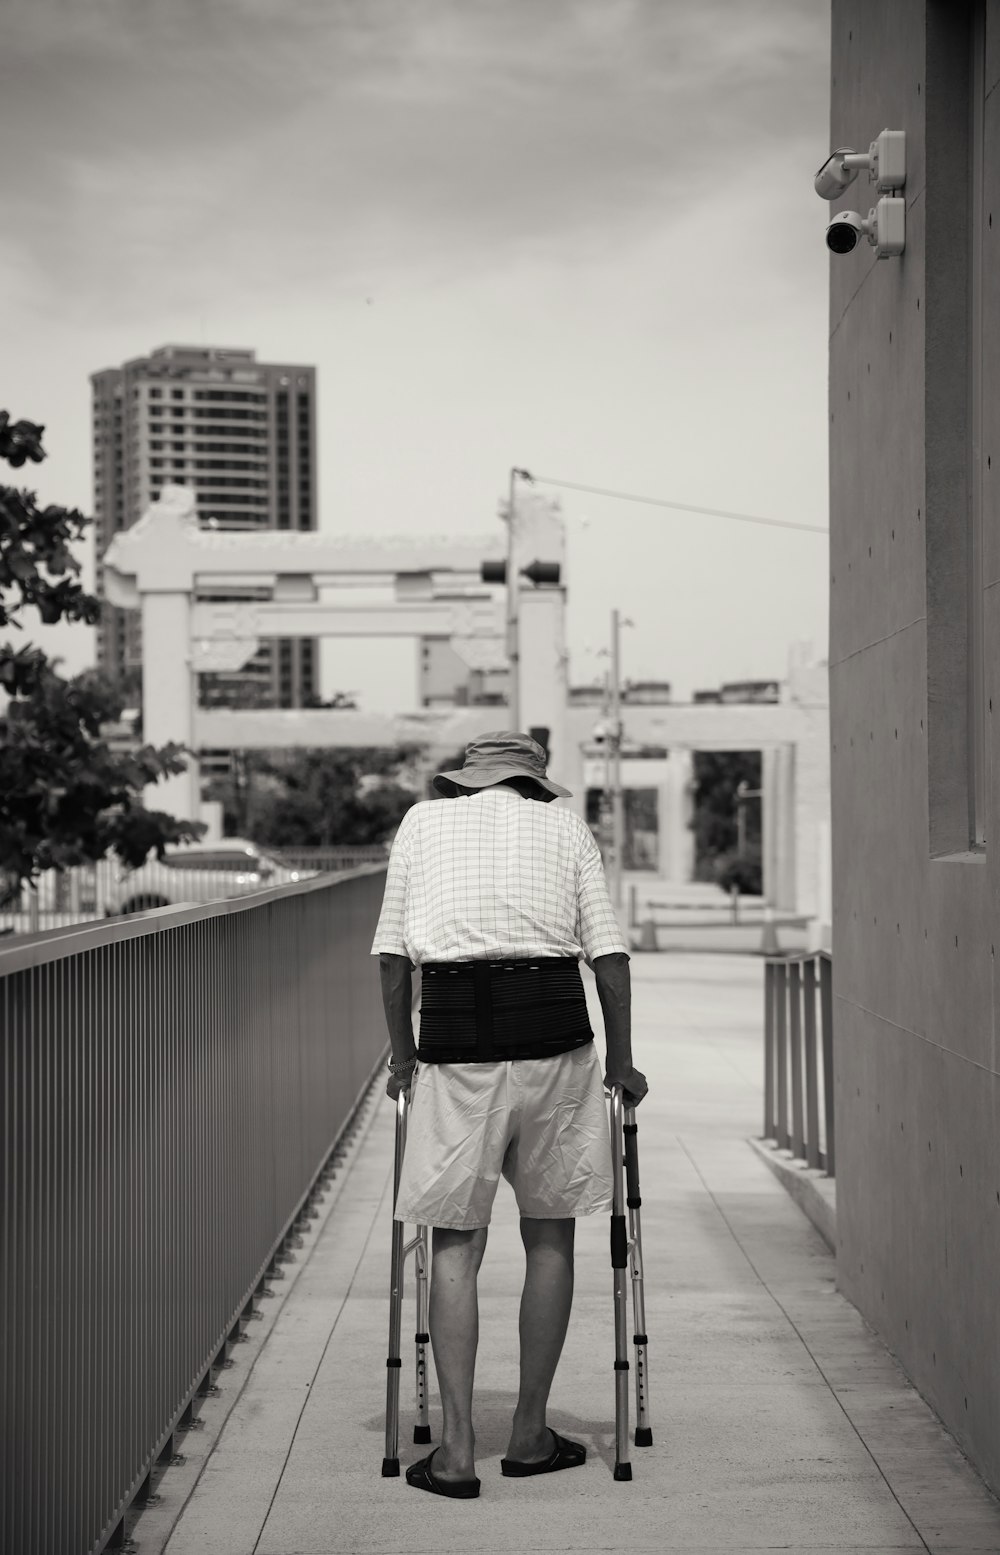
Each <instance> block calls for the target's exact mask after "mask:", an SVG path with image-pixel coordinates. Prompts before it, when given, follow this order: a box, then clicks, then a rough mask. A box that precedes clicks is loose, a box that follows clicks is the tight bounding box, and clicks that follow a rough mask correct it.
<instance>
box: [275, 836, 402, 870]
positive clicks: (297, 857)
mask: <svg viewBox="0 0 1000 1555" xmlns="http://www.w3.org/2000/svg"><path fill="white" fill-rule="evenodd" d="M272 851H273V852H274V853H276V854H278V855H279V857H280V858H281V860H282V862H283V863H285V864H287V865H288V867H289V869H318V870H319V871H320V872H321V873H327V872H329V871H334V870H338V869H356V868H357V866H358V865H359V864H384V863H385V862H386V860H387V859H388V857H389V849H388V846H387V845H386V844H385V843H384V842H372V843H359V844H357V845H353V844H348V843H345V844H343V845H341V846H339V847H330V848H274V849H273V850H272Z"/></svg>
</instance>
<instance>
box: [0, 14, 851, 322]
mask: <svg viewBox="0 0 1000 1555" xmlns="http://www.w3.org/2000/svg"><path fill="white" fill-rule="evenodd" d="M825 28H826V18H825V15H824V14H822V12H820V11H818V10H817V8H816V7H814V6H813V5H812V4H809V3H806V0H770V3H768V4H760V5H755V6H753V7H746V6H737V5H734V4H732V0H700V3H699V4H698V5H695V6H690V5H685V4H681V3H679V0H678V3H665V0H545V3H544V4H540V3H539V0H334V3H330V0H75V3H73V4H70V3H68V0H67V3H57V0H8V6H7V11H6V14H5V21H4V63H3V67H2V68H3V79H2V82H0V85H2V94H3V95H2V107H0V128H3V132H4V141H5V143H6V144H8V145H9V144H11V141H12V140H13V141H15V142H16V143H17V145H18V147H19V151H18V154H17V155H16V156H15V157H13V158H11V159H10V160H9V161H8V165H7V169H6V171H7V173H8V178H7V188H6V191H5V206H6V214H5V225H6V227H7V233H8V238H7V261H6V262H7V266H8V270H9V271H13V272H14V273H15V274H16V275H17V277H18V284H19V285H20V286H22V287H23V288H24V289H25V291H26V292H27V293H30V292H34V293H35V294H36V295H38V294H41V293H44V292H45V291H46V290H48V289H51V291H52V295H53V299H54V300H53V305H54V306H55V307H56V308H58V309H61V310H63V311H64V312H65V314H66V315H67V316H69V317H72V316H74V315H75V314H77V313H80V312H87V311H90V310H93V309H94V308H96V309H97V310H98V311H99V312H100V311H102V310H105V309H109V310H110V309H113V310H114V311H115V313H116V314H117V315H118V316H121V315H122V314H124V315H126V316H127V315H128V314H133V315H134V316H135V317H136V318H141V317H142V316H143V315H144V314H145V313H146V312H148V311H149V306H150V296H151V293H152V294H155V296H156V298H157V299H158V301H159V302H160V303H166V305H167V306H168V308H169V307H171V306H176V307H177V308H179V309H185V308H186V309H190V308H191V307H192V306H194V305H195V304H196V302H197V300H198V299H199V298H205V297H207V298H211V296H212V295H213V294H217V293H218V292H219V291H220V290H223V291H225V292H226V294H227V295H232V294H233V292H234V291H235V292H236V293H237V294H243V295H245V296H246V297H247V298H248V299H252V298H253V297H255V296H260V295H262V294H264V293H266V292H267V291H268V290H273V289H274V287H275V286H276V285H282V284H284V285H293V286H301V285H307V286H317V285H322V286H325V287H326V288H327V289H328V290H329V291H330V292H334V293H335V292H337V291H338V290H341V289H343V288H345V287H346V288H350V287H353V286H356V285H358V284H365V282H366V281H367V280H371V279H372V278H373V277H374V278H376V279H377V278H378V277H379V276H381V275H383V274H385V273H387V272H390V271H393V270H397V269H399V268H400V267H413V268H424V269H426V270H429V271H430V272H437V273H440V274H447V273H449V271H452V270H467V269H469V268H470V267H471V268H472V269H473V270H475V269H477V268H481V267H484V266H494V265H501V264H503V263H505V262H506V261H508V260H510V259H512V258H514V257H516V256H517V255H518V254H522V253H529V254H530V253H541V254H553V253H554V254H557V255H559V256H562V257H564V258H571V257H572V254H573V251H574V248H575V247H576V246H578V245H580V244H581V243H586V244H587V245H588V246H591V245H597V246H599V247H604V248H606V249H608V250H611V249H612V248H613V246H614V245H615V244H617V243H620V242H621V241H622V238H623V234H624V233H626V232H632V233H634V234H635V235H636V236H641V235H642V234H643V233H644V232H645V233H649V232H651V231H652V230H654V228H655V227H656V226H657V225H658V224H660V223H662V221H663V220H664V219H665V217H666V219H670V213H671V212H672V211H674V212H677V213H679V212H680V210H681V209H682V208H683V207H684V205H685V204H687V203H689V202H691V201H692V200H694V199H697V198H699V197H701V196H703V195H704V192H705V189H706V186H707V185H713V184H714V185H718V184H719V182H720V180H721V181H722V182H723V183H725V182H726V180H727V179H728V180H730V181H731V180H733V179H734V178H740V179H744V180H745V179H747V178H753V176H754V159H755V157H756V158H763V159H765V160H766V159H767V158H768V157H769V156H771V155H773V151H774V148H775V146H776V145H777V144H778V143H779V142H780V140H781V139H782V138H783V137H786V136H788V135H789V133H790V126H795V125H797V124H800V123H801V122H802V120H803V117H804V116H806V115H807V109H808V108H809V105H810V104H811V103H812V102H814V101H815V99H816V97H817V94H819V95H820V96H823V95H825ZM12 233H13V234H15V235H14V236H13V237H12V236H11V234H12Z"/></svg>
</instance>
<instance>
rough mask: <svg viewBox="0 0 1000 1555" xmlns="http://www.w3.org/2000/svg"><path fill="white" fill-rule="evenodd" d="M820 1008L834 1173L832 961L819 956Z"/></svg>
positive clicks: (829, 1150) (828, 1155)
mask: <svg viewBox="0 0 1000 1555" xmlns="http://www.w3.org/2000/svg"><path fill="white" fill-rule="evenodd" d="M820 1009H821V1019H822V1033H823V1109H824V1123H825V1127H826V1170H827V1174H828V1176H830V1177H833V1176H834V1175H835V1161H836V1152H835V1148H834V1094H833V1086H834V1074H833V961H832V959H831V957H829V956H823V957H821V958H820Z"/></svg>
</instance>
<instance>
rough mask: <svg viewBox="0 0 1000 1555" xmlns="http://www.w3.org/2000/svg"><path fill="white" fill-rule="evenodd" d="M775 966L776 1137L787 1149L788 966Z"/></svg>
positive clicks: (781, 963)
mask: <svg viewBox="0 0 1000 1555" xmlns="http://www.w3.org/2000/svg"><path fill="white" fill-rule="evenodd" d="M772 964H773V966H774V980H775V994H776V1003H777V1017H778V1018H777V1046H778V1053H777V1057H778V1064H777V1068H778V1116H777V1123H776V1127H775V1131H774V1137H775V1139H776V1140H777V1141H778V1148H779V1149H780V1150H787V1149H788V1145H789V1137H788V1035H787V1032H788V1021H787V1016H788V995H787V988H788V967H787V965H786V964H785V962H784V961H780V962H779V961H776V962H774V963H772Z"/></svg>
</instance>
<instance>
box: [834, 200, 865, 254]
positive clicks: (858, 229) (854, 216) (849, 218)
mask: <svg viewBox="0 0 1000 1555" xmlns="http://www.w3.org/2000/svg"><path fill="white" fill-rule="evenodd" d="M868 233H869V226H868V222H867V221H866V220H865V219H864V218H863V217H861V216H859V215H858V213H857V211H840V212H839V213H838V214H837V215H836V216H835V217H834V218H833V220H832V221H831V223H830V225H829V226H828V227H827V229H826V246H827V248H828V249H829V250H830V252H831V253H832V254H849V253H850V252H851V250H852V249H855V248H857V246H858V244H859V243H860V242H861V239H862V238H863V237H867V236H868Z"/></svg>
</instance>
